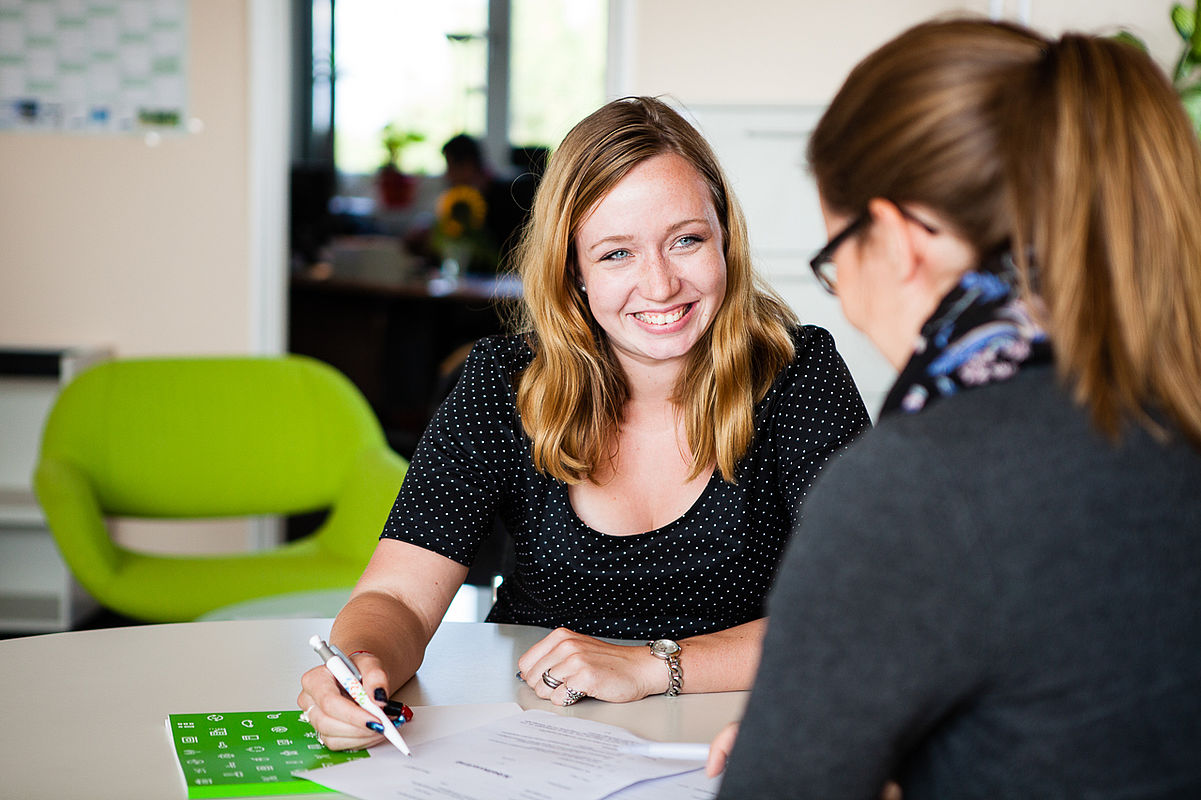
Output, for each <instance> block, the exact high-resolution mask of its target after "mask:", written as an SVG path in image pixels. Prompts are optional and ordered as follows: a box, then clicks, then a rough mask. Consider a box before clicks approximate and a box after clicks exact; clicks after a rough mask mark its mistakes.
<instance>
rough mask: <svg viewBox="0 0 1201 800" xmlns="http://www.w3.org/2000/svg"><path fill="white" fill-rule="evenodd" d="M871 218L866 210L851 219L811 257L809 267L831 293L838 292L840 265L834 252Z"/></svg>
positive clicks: (926, 226)
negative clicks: (836, 261) (835, 258)
mask: <svg viewBox="0 0 1201 800" xmlns="http://www.w3.org/2000/svg"><path fill="white" fill-rule="evenodd" d="M897 210H898V211H900V212H901V216H902V217H904V218H905V219H907V220H909V221H911V222H915V223H917V224H918V225H921V226H922V228H924V229H925V231H926V232H927V233H931V234H933V233H938V229H937V228H935V227H934V226H932V225H930V224H929V223H928V222H926V221H925V220H921V219H918V218H917V217H916V216H914V215H913V214H911V213H909V212H908V211H906V210H905V208H904V207H902V206H897ZM870 219H871V214H869V213H868V212H866V211H864V212H863V213H862V214H860V215H859V216H857V217H855V218H854V219H853V220H851V222H850V224H849V225H847V226H846V227H845V228H843V229H842V230H841V231H839V232H838V233H837V234H835V235H834V238H832V239H831V240H830V241H828V242H826V246H825V247H823V248H822V249H821V250H818V251H817V253H816V254H815V255H814V256H813V258H811V259H809V268H810V269H811V270H813V277H815V278H817V282H818V283H819V284H821V287H822V288H823V289H825V290H826V291H827V292H829V293H830V294H835V295H836V294H838V265H837V264H835V263H834V253H835V252H837V251H838V248H840V247H842V243H843V242H845V241H846V240H847V239H848V238H850V237H851V236H853V235H854V234H855V233H856V232H857V231H858V230H859V229H860V228H862V227H863V226H864V224H865V223H867V222H868V221H869V220H870Z"/></svg>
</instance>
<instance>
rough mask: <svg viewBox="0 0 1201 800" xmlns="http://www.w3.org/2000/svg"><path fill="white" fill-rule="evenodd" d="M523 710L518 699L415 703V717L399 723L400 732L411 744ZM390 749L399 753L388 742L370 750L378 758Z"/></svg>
mask: <svg viewBox="0 0 1201 800" xmlns="http://www.w3.org/2000/svg"><path fill="white" fill-rule="evenodd" d="M520 713H521V706H519V705H517V704H516V703H473V704H469V705H461V706H414V707H413V719H411V720H410V721H408V722H407V723H405V724H404V725H401V726H400V735H401V736H403V737H404V740H405V744H407V745H409V746H410V747H412V746H413V745H415V744H421V743H422V742H432V741H433V740H434V739H441V738H442V737H443V736H450V735H451V734H454V733H459V732H461V731H466V730H470V729H471V728H478V727H479V726H480V725H484V724H486V723H489V722H492V721H494V720H498V719H504V718H505V717H511V716H513V715H514V714H520ZM389 750H391V751H392V752H394V753H396V754H397V755H400V753H399V752H397V751H396V749H395V748H394V747H392V745H390V744H386V743H385V744H381V745H379V746H377V747H373V748H372V749H371V751H370V752H371V756H372V758H375V757H376V756H378V755H380V754H381V753H384V752H387V751H389Z"/></svg>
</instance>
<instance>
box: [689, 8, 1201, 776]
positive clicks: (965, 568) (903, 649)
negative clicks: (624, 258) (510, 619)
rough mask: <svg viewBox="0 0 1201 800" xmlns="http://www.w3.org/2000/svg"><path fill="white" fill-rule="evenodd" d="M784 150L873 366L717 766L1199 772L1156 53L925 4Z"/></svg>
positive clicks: (1181, 251) (1200, 482)
mask: <svg viewBox="0 0 1201 800" xmlns="http://www.w3.org/2000/svg"><path fill="white" fill-rule="evenodd" d="M809 160H810V163H811V165H812V168H813V171H814V174H815V175H816V178H817V184H818V188H819V191H820V194H821V199H822V209H823V213H824V216H825V220H826V225H827V228H828V230H829V232H830V235H831V239H830V244H829V245H828V246H826V247H825V248H823V250H822V251H821V252H820V253H818V255H817V256H816V257H815V258H814V259H813V262H812V266H813V269H814V271H815V272H816V273H817V275H818V277H819V279H820V280H822V282H823V284H824V285H825V286H826V287H827V288H828V289H829V290H830V291H832V292H835V293H836V294H837V295H838V298H839V300H840V302H841V304H842V307H843V310H844V312H845V314H846V316H847V318H848V319H849V320H850V321H851V322H852V323H853V324H854V325H856V326H857V327H859V328H860V329H861V330H863V331H864V332H865V333H866V334H867V336H868V337H870V339H871V340H872V341H873V343H875V344H876V346H877V347H878V348H879V349H880V351H881V352H882V353H883V354H884V355H885V356H886V357H887V358H888V359H889V360H890V361H891V362H892V363H893V364H894V365H895V366H896V367H897V369H898V371H899V377H898V379H897V382H896V385H895V386H894V387H893V388H892V390H891V392H890V393H889V395H888V397H887V400H886V402H885V406H884V409H883V411H882V413H881V417H880V421H879V424H878V426H877V428H876V429H875V430H874V431H872V433H871V434H869V435H867V436H865V437H863V439H862V440H860V442H858V443H857V444H856V445H854V446H853V447H852V448H850V449H849V450H848V452H847V453H846V454H845V455H844V456H843V457H842V458H840V459H839V460H838V461H837V463H835V464H832V465H831V467H830V469H829V470H828V471H826V472H825V473H824V474H823V476H822V479H821V481H820V483H819V485H818V486H816V487H815V489H814V491H813V493H812V495H811V497H810V498H809V500H808V501H807V502H806V509H805V535H804V537H803V538H797V539H795V540H794V543H793V545H791V546H790V548H789V551H788V552H787V554H786V556H785V558H784V561H783V562H782V564H781V568H780V572H779V575H778V578H777V585H776V587H775V589H774V590H773V593H772V595H771V598H770V601H769V611H770V614H771V616H770V623H769V625H768V632H767V635H766V639H765V641H764V651H763V656H762V660H761V664H760V669H759V672H758V674H757V677H756V681H755V687H754V690H753V692H752V695H751V698H750V701H749V704H748V706H747V710H746V714H745V717H744V719H743V721H742V724H741V732H740V733H737V743H736V745H735V746H734V747H733V751H732V753H731V754H730V758H729V766H728V769H727V771H726V776H725V778H724V782H723V785H722V788H721V792H720V797H729V798H742V797H754V798H774V797H780V798H785V797H786V798H790V799H791V798H803V797H814V798H822V800H833V799H835V798H865V797H878V796H880V794H881V791H882V790H884V789H885V787H886V786H887V787H888V788H887V790H886V791H885V794H886V795H895V793H896V789H897V786H896V785H893V784H889V782H890V781H895V782H896V784H899V788H900V791H901V794H902V795H903V796H904V798H905V799H906V800H915V799H918V798H926V797H937V798H954V797H980V798H995V797H1095V798H1108V797H1114V798H1117V797H1122V798H1134V797H1156V798H1166V797H1199V796H1201V758H1199V757H1198V756H1199V754H1201V599H1199V598H1201V200H1199V198H1201V150H1199V148H1198V142H1197V138H1196V134H1195V133H1194V131H1193V130H1192V127H1191V125H1190V123H1189V120H1188V118H1187V117H1186V115H1185V113H1184V111H1183V109H1182V108H1181V105H1180V103H1179V101H1178V99H1177V97H1176V95H1175V94H1174V92H1173V89H1172V87H1171V85H1170V83H1169V82H1168V80H1167V79H1166V78H1165V77H1164V75H1163V74H1162V73H1161V72H1160V70H1159V69H1158V68H1157V67H1156V66H1155V65H1154V64H1153V63H1152V61H1151V60H1150V59H1149V58H1148V57H1147V56H1146V55H1145V54H1144V53H1142V52H1140V51H1138V50H1136V49H1134V48H1132V47H1130V46H1128V45H1126V44H1124V43H1120V42H1117V41H1115V40H1112V39H1106V38H1097V37H1091V36H1083V35H1073V34H1069V35H1066V36H1064V37H1063V38H1061V39H1058V40H1052V39H1047V38H1045V37H1043V36H1040V35H1038V34H1036V33H1034V32H1032V31H1029V30H1027V29H1024V28H1021V27H1017V26H1014V25H1009V24H1003V23H987V22H977V21H956V22H939V23H930V24H926V25H921V26H918V27H917V28H914V29H912V30H910V31H908V32H906V33H904V34H902V35H901V36H900V37H898V38H897V39H895V40H893V41H892V42H890V43H888V44H886V45H884V46H883V47H882V48H881V49H880V50H878V51H876V52H875V53H873V54H872V55H870V56H869V57H868V58H867V59H866V60H865V61H864V62H862V63H861V64H860V65H859V66H858V67H856V68H855V70H854V71H853V72H852V73H851V75H850V77H849V78H848V79H847V81H846V83H845V84H844V85H843V87H842V88H841V89H840V91H839V92H838V94H837V96H836V97H835V98H834V100H833V102H832V103H831V105H830V107H829V109H828V110H827V112H826V113H825V115H824V117H823V119H822V120H821V122H820V123H819V125H818V127H817V129H816V130H815V132H814V134H813V136H812V139H811V141H810V146H809ZM734 736H735V732H734V731H733V730H731V731H727V732H726V733H725V734H723V735H722V736H721V737H719V739H718V740H717V741H716V742H715V746H714V748H713V751H712V754H711V760H710V768H711V770H716V769H717V768H719V766H720V764H721V762H722V761H723V756H724V753H726V752H727V751H729V749H730V745H731V742H732V740H733V738H734Z"/></svg>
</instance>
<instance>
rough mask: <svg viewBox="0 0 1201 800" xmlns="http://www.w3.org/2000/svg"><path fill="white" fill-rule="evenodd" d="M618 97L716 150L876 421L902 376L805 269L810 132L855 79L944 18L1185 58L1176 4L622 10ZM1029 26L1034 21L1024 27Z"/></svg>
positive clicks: (675, 5) (782, 282)
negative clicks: (651, 108) (849, 77)
mask: <svg viewBox="0 0 1201 800" xmlns="http://www.w3.org/2000/svg"><path fill="white" fill-rule="evenodd" d="M618 5H619V8H620V13H619V14H617V15H616V16H617V18H618V19H619V21H620V23H621V36H622V38H623V40H624V46H623V45H622V43H621V42H619V43H618V45H617V46H616V47H615V48H614V49H615V51H616V53H617V60H616V62H615V64H614V65H613V73H614V76H615V80H614V81H613V82H612V83H611V93H612V94H614V95H619V94H650V95H666V96H668V97H669V98H670V99H672V100H674V101H676V102H677V103H679V104H680V105H682V106H683V107H684V108H685V109H687V110H688V111H689V112H690V113H691V115H692V117H693V119H694V121H695V122H696V123H697V125H698V127H700V128H701V130H702V131H703V132H704V133H705V135H706V136H707V137H708V138H709V140H710V142H712V143H713V146H714V149H715V150H716V151H717V153H718V156H719V158H720V159H721V160H722V163H723V165H724V166H725V168H726V170H727V172H728V173H729V174H730V177H731V179H732V181H733V182H734V186H735V190H736V192H737V193H738V195H739V198H740V199H741V201H742V203H743V206H744V207H745V208H746V211H747V217H748V223H749V226H750V231H751V241H752V245H753V247H754V250H755V255H756V264H757V267H758V269H759V271H760V272H761V273H762V274H763V275H764V277H765V278H766V279H767V280H768V282H769V283H770V284H771V285H772V286H773V287H774V288H775V289H776V290H777V291H779V292H780V293H781V294H782V295H783V296H784V297H785V299H786V300H788V302H789V303H790V304H791V305H792V306H793V308H794V309H795V310H796V311H797V313H798V314H799V315H800V317H801V319H802V321H805V322H812V323H814V324H818V325H821V326H823V327H825V328H827V329H828V330H829V331H830V332H831V333H832V334H833V335H834V338H835V340H836V341H837V342H838V347H839V350H840V352H841V353H842V354H843V357H844V358H845V359H846V361H847V364H848V366H849V367H850V369H851V372H852V374H853V375H854V376H855V379H856V382H857V383H858V385H859V388H860V391H861V392H862V393H863V395H864V399H865V401H866V403H867V405H868V408H869V410H870V411H871V412H872V413H873V414H875V413H876V411H877V410H878V408H879V406H880V403H881V402H882V401H883V398H884V394H885V393H886V392H887V389H888V387H889V385H890V384H891V382H892V379H893V370H892V369H891V367H889V366H888V364H887V363H886V362H885V361H884V359H883V358H882V357H880V356H879V354H878V353H877V352H876V351H875V348H874V347H872V345H871V344H870V343H869V342H868V341H867V340H866V338H865V337H863V336H862V335H861V334H860V333H859V332H858V331H856V330H854V329H853V328H852V327H851V326H850V325H849V324H847V323H846V322H845V320H844V319H843V318H842V314H841V311H840V309H839V306H838V302H837V300H835V299H834V298H831V297H829V296H828V295H826V294H825V293H824V292H823V291H822V290H821V289H820V288H819V287H818V285H817V283H816V281H815V280H814V279H813V277H812V275H811V274H810V271H809V268H808V265H807V259H808V257H809V256H810V255H811V254H812V252H813V251H814V250H816V249H817V248H818V247H820V246H821V245H822V244H823V243H824V241H825V238H826V233H825V229H824V227H823V225H822V222H821V218H820V210H819V208H818V204H817V196H816V190H815V189H814V188H813V185H812V181H811V180H810V178H809V176H808V174H807V172H806V170H805V167H804V164H803V152H804V147H805V142H806V139H807V137H808V134H809V131H810V130H811V129H812V126H813V124H814V122H815V121H816V119H817V117H818V116H819V115H820V112H821V109H822V108H823V107H824V106H825V105H826V104H827V103H828V102H829V100H830V98H831V97H832V96H833V95H834V93H835V92H836V91H837V89H838V87H839V86H840V85H841V82H842V80H843V78H844V77H845V76H846V74H847V73H848V72H849V71H850V70H851V68H852V67H853V66H854V65H855V64H856V63H857V62H858V61H859V60H860V59H862V58H863V57H864V56H866V55H867V54H868V53H869V52H871V51H872V50H873V49H875V48H876V47H878V46H879V45H881V44H883V43H884V42H885V41H887V40H888V39H890V38H892V37H893V36H895V35H896V34H897V33H900V32H901V31H902V30H904V29H905V28H908V27H910V26H911V25H914V24H916V23H918V22H921V21H923V20H926V19H929V18H931V17H935V16H947V15H963V14H971V15H975V16H986V15H988V14H990V13H991V12H994V11H995V12H997V13H998V15H999V16H1002V17H1004V18H1007V19H1014V20H1018V21H1026V22H1028V24H1030V25H1032V26H1034V27H1036V28H1039V29H1041V30H1043V31H1044V32H1047V33H1058V32H1061V31H1063V30H1065V29H1073V30H1083V31H1089V32H1101V33H1111V32H1113V31H1115V30H1117V29H1118V28H1126V29H1128V30H1130V31H1132V32H1133V33H1135V34H1137V35H1139V36H1141V37H1143V38H1144V39H1145V40H1146V41H1147V42H1148V43H1149V45H1150V46H1151V50H1152V53H1153V54H1154V55H1155V56H1156V57H1157V59H1158V60H1159V61H1160V63H1163V64H1168V63H1170V62H1171V61H1172V59H1174V58H1175V56H1176V54H1177V52H1178V50H1177V47H1178V39H1177V38H1176V34H1175V32H1174V31H1173V29H1172V27H1171V23H1170V22H1169V16H1168V15H1169V9H1170V7H1171V5H1172V3H1171V1H1170V0H965V1H964V2H950V1H949V0H900V2H895V1H890V0H860V2H856V3H831V2H827V0H744V2H738V3H731V2H728V0H619V3H618ZM1026 13H1028V14H1029V16H1028V19H1026V20H1022V19H1021V17H1022V16H1024V15H1025V14H1026Z"/></svg>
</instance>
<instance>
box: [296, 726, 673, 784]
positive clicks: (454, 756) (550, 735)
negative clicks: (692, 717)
mask: <svg viewBox="0 0 1201 800" xmlns="http://www.w3.org/2000/svg"><path fill="white" fill-rule="evenodd" d="M416 718H417V716H416V711H414V721H416ZM405 728H408V726H407V725H406V726H405ZM415 739H416V737H414V741H412V742H411V746H412V750H413V755H412V757H406V756H404V755H402V754H401V753H399V752H398V751H396V750H395V749H394V748H391V747H389V748H388V749H387V750H384V749H383V748H375V749H372V751H371V758H367V759H362V760H359V761H352V762H347V763H345V764H338V765H335V766H332V767H327V768H325V769H321V770H309V771H306V772H298V773H296V774H297V775H299V776H300V777H303V778H307V779H309V780H311V781H314V782H315V783H319V784H321V785H322V786H326V787H329V788H330V789H334V790H337V791H339V792H344V793H346V794H349V795H353V796H354V797H358V798H360V799H361V800H471V799H472V798H476V799H478V800H548V799H549V798H563V797H570V798H572V800H601V798H604V797H608V796H609V795H611V794H613V793H614V792H617V791H618V790H621V789H624V788H625V787H627V786H630V785H631V784H634V783H636V782H638V781H643V780H647V779H650V778H662V777H666V776H669V775H678V774H680V773H682V772H691V771H695V770H696V766H697V765H696V762H695V761H676V760H673V759H662V758H659V759H655V758H647V757H645V756H638V755H630V754H626V753H622V752H620V747H621V746H622V745H623V744H629V743H632V742H636V741H639V739H638V737H636V736H634V735H633V734H632V733H630V732H629V731H626V730H624V729H622V728H618V727H616V726H613V725H605V724H603V723H600V722H592V721H590V720H582V719H576V718H574V717H562V716H559V715H557V714H552V713H550V712H548V711H524V712H522V713H520V714H515V715H512V716H507V717H504V718H502V719H500V720H497V721H495V722H491V723H488V724H486V725H481V726H479V727H476V728H472V729H470V730H467V731H462V732H460V733H456V734H452V735H450V736H445V737H443V738H440V739H436V740H434V741H424V742H417V741H416V740H415ZM406 740H407V736H406ZM660 797H662V795H660Z"/></svg>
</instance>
